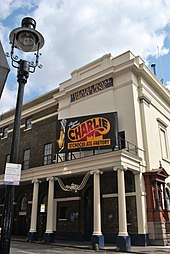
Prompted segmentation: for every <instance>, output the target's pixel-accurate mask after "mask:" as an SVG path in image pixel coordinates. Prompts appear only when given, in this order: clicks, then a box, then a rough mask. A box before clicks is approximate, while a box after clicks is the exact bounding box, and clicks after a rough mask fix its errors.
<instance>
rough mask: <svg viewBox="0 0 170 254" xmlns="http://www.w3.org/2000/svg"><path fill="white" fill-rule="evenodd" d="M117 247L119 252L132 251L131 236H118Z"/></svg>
mask: <svg viewBox="0 0 170 254" xmlns="http://www.w3.org/2000/svg"><path fill="white" fill-rule="evenodd" d="M116 246H117V250H118V251H129V250H130V249H131V239H130V236H129V235H127V236H117V239H116Z"/></svg>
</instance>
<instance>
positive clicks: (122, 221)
mask: <svg viewBox="0 0 170 254" xmlns="http://www.w3.org/2000/svg"><path fill="white" fill-rule="evenodd" d="M116 170H117V178H118V208H119V234H118V236H128V232H127V218H126V197H125V180H124V168H123V167H122V166H119V167H117V168H116Z"/></svg>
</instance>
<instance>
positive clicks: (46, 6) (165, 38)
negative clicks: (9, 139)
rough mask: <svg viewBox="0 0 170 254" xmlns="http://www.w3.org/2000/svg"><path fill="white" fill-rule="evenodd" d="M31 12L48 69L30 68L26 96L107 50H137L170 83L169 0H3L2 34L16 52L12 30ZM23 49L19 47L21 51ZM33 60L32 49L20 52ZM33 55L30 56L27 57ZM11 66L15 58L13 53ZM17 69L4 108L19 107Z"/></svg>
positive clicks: (0, 110)
mask: <svg viewBox="0 0 170 254" xmlns="http://www.w3.org/2000/svg"><path fill="white" fill-rule="evenodd" d="M25 16H30V17H32V18H34V19H35V20H36V21H37V27H36V29H37V30H38V31H40V32H41V33H42V34H43V36H44V38H45V45H44V47H43V48H42V50H41V53H42V56H41V58H40V63H41V64H42V65H43V68H42V69H37V70H36V72H35V73H34V74H30V77H29V80H28V83H27V84H26V87H25V96H24V101H25V102H26V101H28V100H32V99H34V98H36V97H37V96H39V95H41V94H43V93H45V92H48V91H50V90H52V89H54V88H56V87H57V86H58V85H59V83H61V82H63V81H65V80H67V79H69V78H70V73H71V72H72V71H73V70H74V69H76V68H79V67H81V66H83V65H85V64H87V63H89V62H90V61H92V60H95V59H96V58H98V57H101V56H102V55H104V54H106V53H111V54H112V55H113V56H117V55H118V54H121V53H123V52H124V51H127V50H131V51H132V52H133V53H134V54H135V55H140V56H141V57H142V58H143V59H144V60H145V62H146V64H147V65H148V67H149V68H150V64H151V63H153V62H154V63H156V66H157V76H158V78H159V79H161V78H163V79H164V85H165V86H167V87H169V88H170V50H169V49H170V1H169V0H154V1H153V0H142V1H141V0H6V1H0V40H1V42H2V44H3V48H4V51H5V52H10V45H9V43H8V41H9V40H8V35H9V33H10V31H11V30H13V29H14V28H16V27H19V26H20V24H21V20H22V19H23V18H24V17H25ZM18 53H19V54H20V52H17V54H18ZM19 57H21V58H22V59H23V57H24V59H25V60H30V57H31V56H30V55H29V54H25V55H24V56H23V55H19ZM27 57H28V59H27ZM8 62H9V65H10V66H11V62H10V59H8ZM10 68H11V71H10V74H9V75H8V79H7V82H6V85H5V89H4V91H3V94H2V97H1V100H0V114H1V113H3V112H5V111H7V110H9V109H11V108H13V107H15V103H16V93H17V88H18V85H17V82H16V72H17V71H16V69H14V68H13V67H10Z"/></svg>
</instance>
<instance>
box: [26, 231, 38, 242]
mask: <svg viewBox="0 0 170 254" xmlns="http://www.w3.org/2000/svg"><path fill="white" fill-rule="evenodd" d="M37 239H38V233H37V232H28V234H27V238H26V241H27V242H33V241H37Z"/></svg>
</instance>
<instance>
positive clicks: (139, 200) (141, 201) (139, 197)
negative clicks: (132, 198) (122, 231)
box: [135, 173, 148, 234]
mask: <svg viewBox="0 0 170 254" xmlns="http://www.w3.org/2000/svg"><path fill="white" fill-rule="evenodd" d="M135 188H136V206H137V220H138V234H146V233H147V232H148V229H147V223H146V222H147V214H146V193H145V184H144V179H143V175H142V173H138V174H135Z"/></svg>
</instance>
